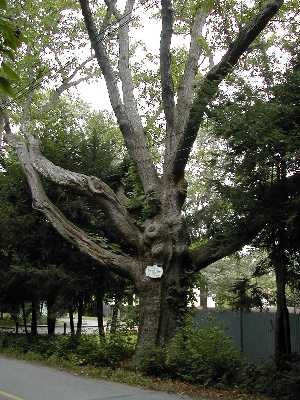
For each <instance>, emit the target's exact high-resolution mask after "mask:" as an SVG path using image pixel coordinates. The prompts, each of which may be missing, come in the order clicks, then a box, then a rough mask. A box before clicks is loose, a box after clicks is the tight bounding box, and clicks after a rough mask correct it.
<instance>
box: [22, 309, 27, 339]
mask: <svg viewBox="0 0 300 400" xmlns="http://www.w3.org/2000/svg"><path fill="white" fill-rule="evenodd" d="M22 316H23V324H24V329H25V334H26V335H28V327H27V318H26V308H25V303H24V302H23V303H22Z"/></svg>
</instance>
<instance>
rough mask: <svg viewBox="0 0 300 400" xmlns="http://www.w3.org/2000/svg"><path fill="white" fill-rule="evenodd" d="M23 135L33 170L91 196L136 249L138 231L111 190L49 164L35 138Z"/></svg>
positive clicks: (139, 243) (88, 178) (126, 240)
mask: <svg viewBox="0 0 300 400" xmlns="http://www.w3.org/2000/svg"><path fill="white" fill-rule="evenodd" d="M26 137H27V146H28V154H29V156H30V162H31V164H32V166H33V167H34V169H35V170H36V171H37V172H38V173H39V174H40V175H42V176H43V177H45V178H47V179H49V180H51V181H52V182H54V183H57V184H59V185H62V186H65V187H69V188H71V189H74V190H76V191H79V192H82V193H84V194H86V195H90V196H93V197H94V198H95V199H96V200H97V202H98V204H99V206H100V208H101V209H102V210H103V211H104V212H105V214H106V215H107V216H108V217H109V218H110V221H111V224H112V226H113V227H114V229H115V231H116V233H118V234H119V235H120V236H121V238H122V241H123V242H125V243H127V244H128V245H129V246H130V247H131V248H132V249H135V250H136V251H138V250H139V247H140V246H141V242H142V235H141V232H140V231H139V229H138V228H137V227H136V226H135V225H134V223H133V221H132V219H131V217H130V216H129V214H128V212H127V210H126V208H125V207H124V206H123V205H122V204H121V203H120V201H119V199H118V197H117V195H116V194H115V193H114V191H113V190H112V189H111V188H110V187H109V186H108V185H107V184H106V183H104V182H103V181H102V180H101V179H99V178H97V177H95V176H87V175H84V174H79V173H76V172H72V171H69V170H66V169H64V168H61V167H59V166H57V165H55V164H53V163H52V162H51V161H49V160H48V159H47V158H46V157H44V156H43V155H42V153H41V151H40V145H39V142H38V140H37V139H36V138H34V137H33V136H31V135H30V134H28V133H26Z"/></svg>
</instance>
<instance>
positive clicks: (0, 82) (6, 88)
mask: <svg viewBox="0 0 300 400" xmlns="http://www.w3.org/2000/svg"><path fill="white" fill-rule="evenodd" d="M0 93H2V94H8V95H10V96H13V94H14V92H13V90H12V87H11V84H10V82H9V80H8V79H6V78H4V77H3V76H0Z"/></svg>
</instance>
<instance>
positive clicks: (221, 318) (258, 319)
mask: <svg viewBox="0 0 300 400" xmlns="http://www.w3.org/2000/svg"><path fill="white" fill-rule="evenodd" d="M194 322H195V325H196V326H205V325H215V324H217V325H220V326H221V327H222V328H223V329H224V332H225V333H226V335H227V336H229V337H231V338H232V339H233V341H234V343H235V344H236V345H237V347H238V348H240V349H242V350H243V352H244V354H245V355H246V356H247V357H248V359H249V360H250V361H254V362H256V361H260V360H264V359H268V358H270V357H272V356H273V355H274V329H275V314H274V313H271V312H251V313H243V314H242V316H241V314H240V312H234V311H211V310H209V311H204V310H201V311H197V312H196V313H195V317H194ZM290 326H291V343H292V352H293V353H299V354H300V314H290Z"/></svg>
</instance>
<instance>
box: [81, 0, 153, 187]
mask: <svg viewBox="0 0 300 400" xmlns="http://www.w3.org/2000/svg"><path fill="white" fill-rule="evenodd" d="M79 2H80V5H81V9H82V14H83V17H84V21H85V25H86V28H87V32H88V34H89V38H90V41H91V43H92V47H93V49H94V51H95V55H96V58H97V61H98V64H99V66H100V68H101V71H102V73H103V76H104V79H105V82H106V87H107V90H108V94H109V98H110V102H111V105H112V108H113V110H114V113H115V115H116V118H117V121H118V124H119V127H120V129H121V132H122V134H123V137H124V140H125V144H126V147H127V149H128V152H129V155H130V157H131V159H132V160H133V161H134V162H135V163H136V165H137V168H138V171H139V175H140V178H141V181H142V184H143V187H144V190H145V192H146V193H148V192H152V191H155V190H157V187H158V184H159V180H158V176H157V172H156V170H155V167H154V164H153V161H152V157H151V154H150V152H149V149H148V147H147V142H146V137H145V135H143V134H139V132H137V131H136V130H135V129H134V123H133V122H132V121H131V119H130V118H129V116H128V114H127V112H126V109H125V107H124V104H123V103H122V100H121V97H120V92H119V89H118V80H117V78H116V74H115V72H114V71H113V69H112V66H111V63H110V60H109V57H108V55H107V53H106V50H105V48H104V46H103V44H102V42H101V38H99V37H98V34H97V29H96V26H95V24H94V21H93V17H92V13H91V10H90V6H89V2H88V0H79Z"/></svg>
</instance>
